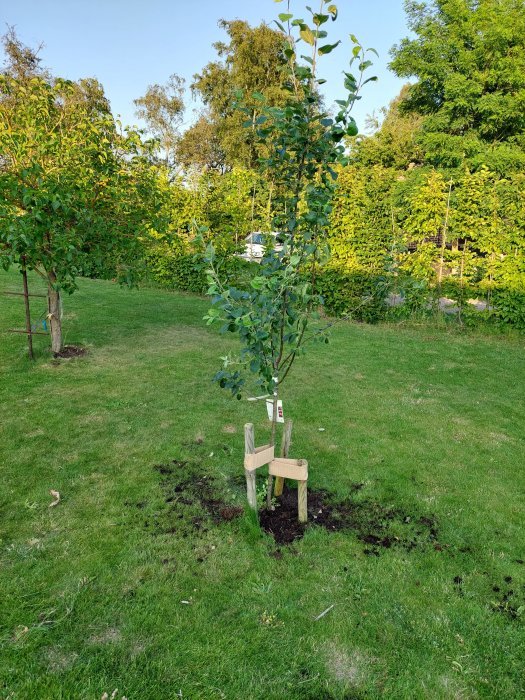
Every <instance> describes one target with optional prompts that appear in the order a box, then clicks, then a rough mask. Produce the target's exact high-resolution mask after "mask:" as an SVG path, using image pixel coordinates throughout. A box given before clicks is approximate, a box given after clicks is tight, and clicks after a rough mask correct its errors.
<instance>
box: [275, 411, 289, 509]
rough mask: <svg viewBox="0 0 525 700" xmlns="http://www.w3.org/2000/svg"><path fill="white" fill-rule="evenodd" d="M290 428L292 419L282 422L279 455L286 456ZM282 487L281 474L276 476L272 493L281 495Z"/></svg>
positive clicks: (282, 479)
mask: <svg viewBox="0 0 525 700" xmlns="http://www.w3.org/2000/svg"><path fill="white" fill-rule="evenodd" d="M292 428H293V421H292V420H290V419H288V420H287V421H286V423H285V424H284V430H283V441H282V444H281V457H288V453H289V452H290V445H291V444H292ZM283 488H284V478H283V477H282V476H278V477H277V478H276V480H275V489H274V494H275V495H276V496H282V495H283Z"/></svg>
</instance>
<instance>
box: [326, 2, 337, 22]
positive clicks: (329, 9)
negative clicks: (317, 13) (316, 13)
mask: <svg viewBox="0 0 525 700" xmlns="http://www.w3.org/2000/svg"><path fill="white" fill-rule="evenodd" d="M326 11H327V12H328V13H329V14H331V15H332V22H335V20H336V19H337V6H336V5H328V7H327V8H326Z"/></svg>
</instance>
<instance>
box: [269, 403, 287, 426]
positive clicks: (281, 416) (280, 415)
mask: <svg viewBox="0 0 525 700" xmlns="http://www.w3.org/2000/svg"><path fill="white" fill-rule="evenodd" d="M266 410H267V411H268V420H272V419H273V399H266ZM276 422H277V423H284V413H283V402H282V401H281V400H280V399H279V400H278V401H277V421H276Z"/></svg>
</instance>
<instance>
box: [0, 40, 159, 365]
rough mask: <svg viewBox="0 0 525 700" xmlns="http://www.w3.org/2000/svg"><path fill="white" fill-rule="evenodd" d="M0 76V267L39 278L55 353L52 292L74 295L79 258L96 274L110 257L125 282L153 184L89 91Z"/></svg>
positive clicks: (140, 151) (56, 297)
mask: <svg viewBox="0 0 525 700" xmlns="http://www.w3.org/2000/svg"><path fill="white" fill-rule="evenodd" d="M9 41H11V39H9ZM14 45H15V46H16V48H17V50H18V48H19V45H17V44H16V43H15V44H14ZM9 56H10V58H11V61H12V60H13V54H9ZM22 56H23V58H24V60H26V58H27V56H28V54H27V53H22ZM15 59H16V56H15ZM7 68H8V71H7V72H6V73H4V74H2V75H0V152H1V153H2V159H1V161H0V263H1V264H2V266H3V267H4V268H5V269H7V268H8V267H9V266H10V265H11V264H19V265H20V264H22V263H23V264H25V265H26V267H27V268H28V269H32V270H35V271H36V272H37V273H39V274H40V275H41V276H42V277H44V278H45V279H46V281H47V284H48V311H49V315H48V318H49V321H50V328H51V347H52V351H53V352H55V353H58V352H60V350H61V348H62V325H61V300H60V293H61V291H62V290H65V291H67V292H72V291H74V289H75V288H76V281H75V280H76V277H77V276H78V275H79V274H80V273H81V271H82V268H83V265H84V264H85V261H86V257H89V261H90V264H91V265H92V266H93V267H94V268H98V269H100V270H102V271H103V270H104V268H105V265H106V263H107V259H108V257H111V258H112V260H113V263H112V264H113V266H114V269H115V271H116V273H117V274H118V276H119V277H120V278H121V279H122V280H125V281H128V282H129V281H131V278H132V274H131V273H132V270H133V267H134V266H135V265H136V261H137V259H138V256H137V250H138V248H139V247H140V245H141V244H140V241H139V235H140V232H141V230H142V231H143V232H145V231H146V226H145V221H146V218H147V216H151V215H152V214H151V213H150V214H149V215H148V210H149V211H150V212H152V213H154V212H155V177H154V174H153V172H152V170H151V166H150V165H149V163H148V162H147V159H146V158H145V157H144V155H145V152H144V147H143V144H142V143H141V140H140V137H139V135H138V134H137V133H134V132H126V133H124V134H121V133H119V132H118V131H117V129H116V126H115V123H114V121H113V118H112V116H111V114H110V113H109V112H108V110H107V101H106V100H105V99H103V95H102V94H101V93H100V90H99V87H98V84H95V83H94V82H91V81H83V82H81V83H78V84H76V83H73V82H71V81H67V80H63V79H61V78H57V79H51V78H49V76H47V75H46V74H37V75H33V76H28V75H27V73H26V72H25V71H18V70H14V69H13V68H12V66H11V65H8V67H7Z"/></svg>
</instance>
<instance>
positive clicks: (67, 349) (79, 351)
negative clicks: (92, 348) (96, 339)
mask: <svg viewBox="0 0 525 700" xmlns="http://www.w3.org/2000/svg"><path fill="white" fill-rule="evenodd" d="M86 353H87V349H86V348H82V347H80V346H79V345H64V347H63V348H62V350H61V351H60V352H54V353H53V357H54V358H55V359H58V358H61V359H63V360H69V359H71V358H72V357H83V356H84V355H85V354H86Z"/></svg>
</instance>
